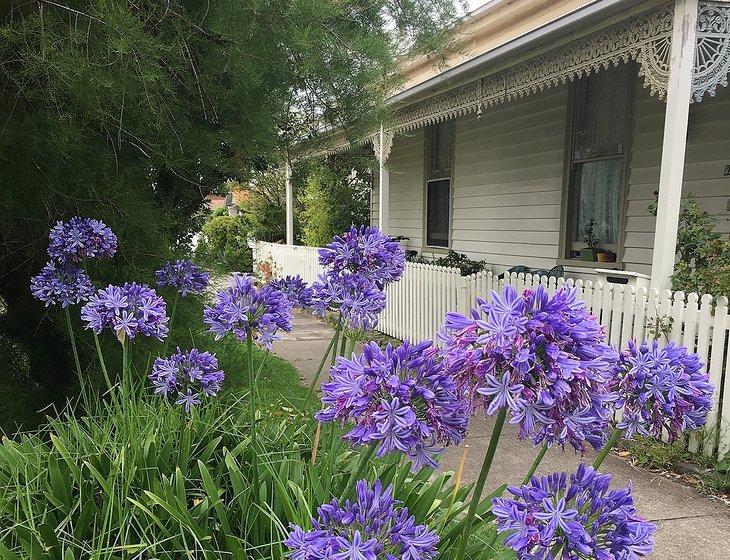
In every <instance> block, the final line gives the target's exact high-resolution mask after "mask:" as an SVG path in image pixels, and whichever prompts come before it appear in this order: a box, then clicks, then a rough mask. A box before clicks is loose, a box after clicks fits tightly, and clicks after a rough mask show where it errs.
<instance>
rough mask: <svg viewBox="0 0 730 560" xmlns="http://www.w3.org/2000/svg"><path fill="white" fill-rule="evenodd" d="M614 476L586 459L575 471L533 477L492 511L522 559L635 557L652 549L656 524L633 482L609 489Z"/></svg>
mask: <svg viewBox="0 0 730 560" xmlns="http://www.w3.org/2000/svg"><path fill="white" fill-rule="evenodd" d="M610 482H611V476H610V475H607V474H601V473H598V472H596V471H595V470H594V469H593V468H591V467H589V466H586V465H583V464H581V465H580V466H579V467H578V470H577V471H576V472H575V473H574V474H571V475H570V479H568V477H567V476H566V475H565V473H556V474H552V475H549V476H544V477H541V478H536V477H533V478H532V480H531V481H530V483H528V484H525V485H523V486H522V487H514V486H511V487H509V492H510V493H511V494H512V495H513V496H514V499H510V498H495V499H494V500H493V508H492V512H493V513H494V515H495V517H496V518H497V527H498V531H499V532H500V533H503V534H505V540H504V543H505V545H506V546H508V547H510V548H512V549H513V550H514V551H515V552H516V553H517V558H518V560H533V559H540V560H558V559H564V558H575V559H579V558H585V559H588V558H595V559H598V560H613V559H617V558H625V559H629V558H631V559H636V558H641V557H644V556H647V555H648V554H649V553H651V551H652V549H653V546H654V540H653V537H652V536H653V534H654V532H655V531H656V527H655V526H654V525H653V524H651V523H649V522H647V521H646V520H645V519H644V518H642V517H640V516H639V515H638V514H637V512H636V508H635V506H634V501H633V498H632V496H631V489H630V488H622V489H620V490H609V485H610Z"/></svg>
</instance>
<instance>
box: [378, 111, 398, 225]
mask: <svg viewBox="0 0 730 560" xmlns="http://www.w3.org/2000/svg"><path fill="white" fill-rule="evenodd" d="M392 145H393V133H392V132H391V131H389V130H386V129H385V127H384V126H383V123H380V134H379V135H378V139H377V141H376V142H375V146H374V148H375V157H377V158H378V163H379V164H380V170H379V185H378V187H379V188H378V227H379V228H380V231H382V232H383V233H384V234H387V233H388V227H389V224H388V222H389V219H388V218H389V208H390V171H388V168H387V167H386V163H387V161H388V156H389V155H390V148H391V147H392Z"/></svg>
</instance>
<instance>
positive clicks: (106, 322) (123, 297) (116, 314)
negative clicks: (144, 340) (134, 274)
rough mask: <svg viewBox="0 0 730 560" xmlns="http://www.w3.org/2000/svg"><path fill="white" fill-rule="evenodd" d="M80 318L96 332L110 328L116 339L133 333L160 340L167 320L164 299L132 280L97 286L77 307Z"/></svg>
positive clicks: (162, 337) (129, 336)
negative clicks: (126, 282) (101, 286)
mask: <svg viewBox="0 0 730 560" xmlns="http://www.w3.org/2000/svg"><path fill="white" fill-rule="evenodd" d="M81 319H83V320H84V321H85V322H86V328H87V329H91V330H93V331H94V332H96V333H97V334H98V333H101V332H102V331H103V330H104V329H106V328H109V329H112V330H114V333H115V334H116V335H117V338H119V340H120V341H124V340H125V339H127V338H135V337H136V336H137V335H142V336H151V337H152V338H156V339H157V340H162V339H164V338H165V337H166V336H167V331H168V325H167V324H168V321H169V319H168V317H167V310H166V306H165V300H163V299H162V298H161V297H160V296H158V295H157V293H156V292H155V291H154V290H153V289H152V288H150V287H149V286H147V285H146V284H137V283H136V282H132V283H131V284H124V286H111V285H110V286H108V287H107V288H104V289H101V290H99V291H98V292H97V293H96V294H95V295H94V296H92V297H91V299H90V300H89V302H88V303H87V304H86V305H84V307H83V308H82V309H81Z"/></svg>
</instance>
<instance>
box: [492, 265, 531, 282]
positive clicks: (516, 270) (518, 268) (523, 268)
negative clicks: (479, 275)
mask: <svg viewBox="0 0 730 560" xmlns="http://www.w3.org/2000/svg"><path fill="white" fill-rule="evenodd" d="M513 272H514V273H515V274H522V273H523V272H525V273H526V272H527V267H526V266H523V265H521V264H519V265H517V266H513V267H512V268H508V269H507V270H506V271H504V272H503V273H502V274H500V275H499V276H497V279H498V280H501V279H502V278H504V275H505V274H512V273H513Z"/></svg>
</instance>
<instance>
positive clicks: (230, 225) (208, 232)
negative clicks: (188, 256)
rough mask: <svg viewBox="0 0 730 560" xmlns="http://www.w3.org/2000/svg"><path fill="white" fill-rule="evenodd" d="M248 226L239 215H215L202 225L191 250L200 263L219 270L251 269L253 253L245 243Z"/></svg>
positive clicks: (247, 236) (246, 242) (248, 234)
mask: <svg viewBox="0 0 730 560" xmlns="http://www.w3.org/2000/svg"><path fill="white" fill-rule="evenodd" d="M249 231H250V227H249V224H248V222H247V221H246V219H245V218H244V217H243V216H241V215H238V216H216V217H214V218H212V219H211V220H210V221H209V222H207V223H206V224H205V225H204V226H203V230H202V235H201V238H200V241H199V242H198V247H197V248H196V250H195V258H196V260H197V261H199V262H200V263H202V264H204V265H206V266H210V267H211V268H213V269H215V270H217V271H219V272H229V271H243V272H246V271H251V268H252V266H253V256H252V253H251V248H250V247H249V246H248V238H249V236H250V233H249Z"/></svg>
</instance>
